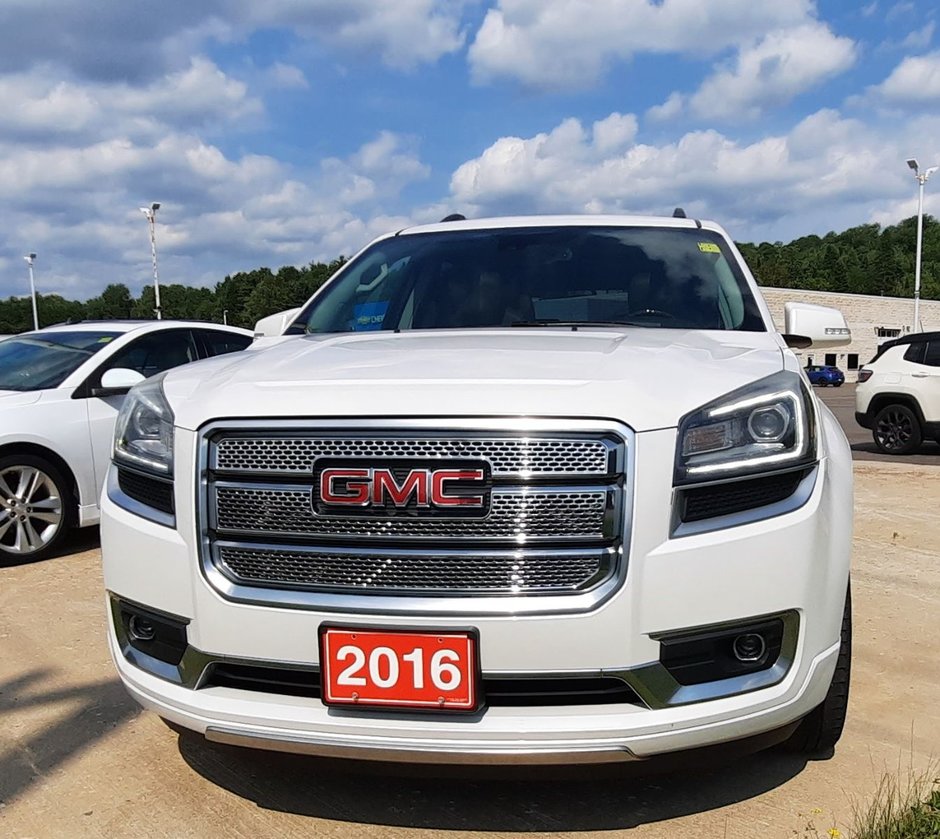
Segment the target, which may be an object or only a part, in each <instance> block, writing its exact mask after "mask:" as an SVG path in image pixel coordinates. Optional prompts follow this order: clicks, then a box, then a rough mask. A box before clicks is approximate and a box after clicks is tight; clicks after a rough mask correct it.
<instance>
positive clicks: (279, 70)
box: [265, 61, 310, 90]
mask: <svg viewBox="0 0 940 839" xmlns="http://www.w3.org/2000/svg"><path fill="white" fill-rule="evenodd" d="M265 77H266V80H267V82H268V83H269V84H270V86H271V87H274V88H278V89H280V90H307V89H308V88H309V87H310V82H308V81H307V77H306V76H305V75H304V71H303V70H301V69H300V68H299V67H295V66H294V65H293V64H284V63H282V62H280V61H275V62H274V64H272V65H271V66H270V67H269V68H268V69H267V71H266V72H265Z"/></svg>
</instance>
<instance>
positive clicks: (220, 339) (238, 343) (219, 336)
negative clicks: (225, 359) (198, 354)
mask: <svg viewBox="0 0 940 839" xmlns="http://www.w3.org/2000/svg"><path fill="white" fill-rule="evenodd" d="M198 331H199V336H200V337H201V338H202V341H203V343H204V344H205V346H206V352H207V353H208V356H209V358H212V357H213V356H216V355H225V354H226V353H230V352H238V351H239V350H243V349H245V348H246V347H247V346H249V345H250V344H251V342H252V338H251V336H250V335H239V334H238V333H237V332H221V331H216V330H215V329H200V330H198Z"/></svg>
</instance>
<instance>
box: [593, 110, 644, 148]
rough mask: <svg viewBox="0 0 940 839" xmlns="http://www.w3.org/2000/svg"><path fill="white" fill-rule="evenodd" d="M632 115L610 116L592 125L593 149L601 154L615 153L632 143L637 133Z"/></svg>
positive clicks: (635, 122) (634, 118)
mask: <svg viewBox="0 0 940 839" xmlns="http://www.w3.org/2000/svg"><path fill="white" fill-rule="evenodd" d="M637 127H638V126H637V121H636V117H635V116H634V115H633V114H616V113H614V114H611V115H610V116H609V117H607V118H606V119H602V120H598V121H597V122H595V123H594V127H593V136H594V147H595V148H596V149H597V150H598V151H601V152H608V151H615V150H617V149H620V148H623V147H624V146H625V145H628V144H629V143H632V142H633V139H634V138H635V137H636V132H637Z"/></svg>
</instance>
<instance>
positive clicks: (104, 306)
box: [85, 283, 134, 320]
mask: <svg viewBox="0 0 940 839" xmlns="http://www.w3.org/2000/svg"><path fill="white" fill-rule="evenodd" d="M133 306H134V301H133V299H132V298H131V291H130V289H129V288H128V287H127V286H126V285H124V283H112V284H111V285H109V286H108V287H107V288H105V290H104V291H102V292H101V295H100V296H99V297H92V298H91V299H90V300H89V301H88V302H87V303H85V312H86V314H87V316H88V317H89V318H91V319H92V320H114V319H121V318H129V317H130V316H131V310H132V309H133Z"/></svg>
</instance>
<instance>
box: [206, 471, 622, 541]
mask: <svg viewBox="0 0 940 839" xmlns="http://www.w3.org/2000/svg"><path fill="white" fill-rule="evenodd" d="M215 492H216V493H217V496H216V497H217V506H218V522H217V526H218V528H219V530H220V531H223V532H225V531H229V532H231V531H235V532H248V533H269V534H304V535H306V534H315V535H321V536H354V537H363V536H367V537H389V538H396V537H397V538H402V539H439V540H440V539H447V538H454V537H457V538H477V539H504V540H507V541H509V542H518V541H520V540H528V539H538V538H542V539H545V538H555V539H569V538H572V537H579V538H583V539H594V540H597V539H604V538H605V520H606V512H607V506H608V505H607V495H608V493H607V491H606V490H594V491H583V490H579V491H577V492H574V491H572V492H557V491H536V490H533V491H531V492H527V493H500V492H494V493H493V495H492V502H491V506H490V514H489V516H487V517H486V518H485V519H432V518H414V517H409V516H405V515H402V516H399V517H396V518H388V519H385V518H381V519H379V518H351V517H342V518H340V517H333V518H330V517H326V516H318V515H315V514H314V512H313V506H312V500H311V491H310V489H309V488H302V487H298V488H291V487H283V488H278V489H265V488H261V487H237V488H236V487H229V486H224V485H220V486H216V487H215Z"/></svg>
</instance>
